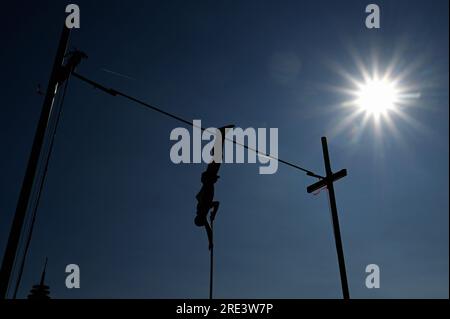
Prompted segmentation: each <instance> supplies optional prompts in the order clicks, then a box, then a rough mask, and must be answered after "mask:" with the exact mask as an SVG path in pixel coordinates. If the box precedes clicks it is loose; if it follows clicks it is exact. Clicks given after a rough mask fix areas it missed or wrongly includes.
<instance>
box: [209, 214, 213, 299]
mask: <svg viewBox="0 0 450 319" xmlns="http://www.w3.org/2000/svg"><path fill="white" fill-rule="evenodd" d="M211 242H212V243H213V245H212V247H211V250H210V252H209V253H210V269H209V299H213V279H214V219H211Z"/></svg>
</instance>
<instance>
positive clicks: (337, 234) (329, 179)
mask: <svg viewBox="0 0 450 319" xmlns="http://www.w3.org/2000/svg"><path fill="white" fill-rule="evenodd" d="M322 151H323V159H324V162H325V172H326V176H325V178H323V179H322V180H320V181H318V182H317V183H314V184H312V185H310V186H308V187H307V189H306V190H307V192H308V193H312V192H315V191H317V190H319V189H321V188H323V187H326V188H327V189H328V196H329V199H330V206H331V216H332V219H333V231H334V239H335V242H336V251H337V257H338V262H339V272H340V275H341V286H342V295H343V297H344V299H346V300H347V299H350V293H349V290H348V283H347V273H346V270H345V260H344V250H343V248H342V239H341V231H340V229H339V219H338V213H337V207H336V196H335V194H334V186H333V182H335V181H337V180H338V179H340V178H342V177H345V176H347V170H346V169H343V170H340V171H339V172H337V173H334V174H333V172H332V171H331V164H330V156H329V154H328V145H327V138H326V137H322Z"/></svg>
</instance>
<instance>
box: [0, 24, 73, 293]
mask: <svg viewBox="0 0 450 319" xmlns="http://www.w3.org/2000/svg"><path fill="white" fill-rule="evenodd" d="M69 35H70V29H68V28H67V27H66V26H65V25H64V27H63V30H62V33H61V38H60V40H59V45H58V49H57V51H56V57H55V60H54V62H53V69H52V73H51V75H50V80H49V82H48V86H47V92H46V94H45V99H44V103H43V106H42V111H41V115H40V118H39V123H38V126H37V129H36V134H35V136H34V141H33V146H32V149H31V154H30V157H29V159H28V165H27V170H26V172H25V177H24V179H23V182H22V189H21V190H20V195H19V199H18V202H17V206H16V212H15V214H14V219H13V222H12V226H11V231H10V233H9V237H8V243H7V245H6V250H5V253H4V255H3V262H2V266H1V269H0V299H6V297H7V291H8V286H9V282H10V279H11V274H12V268H13V264H14V260H15V258H16V255H17V248H18V246H19V241H20V235H21V232H22V228H23V224H24V220H25V215H26V212H27V208H28V204H29V202H30V195H31V190H32V188H33V184H34V181H35V178H36V171H37V166H38V162H39V158H40V155H41V150H42V146H43V143H44V138H45V133H46V130H47V127H48V123H49V120H50V115H51V112H52V107H53V101H54V98H55V95H56V92H57V90H58V85H59V83H60V81H61V79H62V74H63V71H64V68H63V62H64V56H65V53H66V49H67V45H68V42H69Z"/></svg>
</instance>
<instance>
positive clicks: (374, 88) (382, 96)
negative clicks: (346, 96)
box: [355, 79, 399, 117]
mask: <svg viewBox="0 0 450 319" xmlns="http://www.w3.org/2000/svg"><path fill="white" fill-rule="evenodd" d="M398 100H399V98H398V89H397V88H396V87H395V84H394V82H392V81H390V80H388V79H384V80H379V79H369V80H367V81H366V82H365V83H362V84H358V89H357V91H356V100H355V104H356V106H357V107H359V108H361V109H362V110H363V111H365V112H366V113H367V114H369V115H373V116H376V117H378V116H380V115H386V114H387V112H388V111H390V110H393V109H395V107H396V106H397V103H398Z"/></svg>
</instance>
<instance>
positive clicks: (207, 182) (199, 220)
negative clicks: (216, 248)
mask: <svg viewBox="0 0 450 319" xmlns="http://www.w3.org/2000/svg"><path fill="white" fill-rule="evenodd" d="M232 127H234V125H228V126H224V127H222V128H220V129H219V130H220V133H221V135H222V149H223V147H224V140H225V129H227V128H232ZM220 164H221V163H216V162H214V159H213V160H212V161H211V163H209V164H208V167H207V168H206V171H204V172H203V173H202V178H201V181H202V188H201V189H200V191H199V192H198V194H197V195H196V196H195V198H196V199H197V201H198V203H197V216H195V220H194V222H195V225H197V226H199V227H205V230H206V235H207V236H208V243H209V249H211V248H212V247H213V238H212V235H213V234H212V229H211V225H210V222H213V221H214V218H215V216H216V214H217V211H218V209H219V202H218V201H214V184H215V183H216V182H217V180H218V179H219V175H218V174H217V173H218V172H219V169H220ZM211 209H212V211H211V214H210V218H209V219H210V220H209V221H208V214H209V212H210V210H211Z"/></svg>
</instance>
